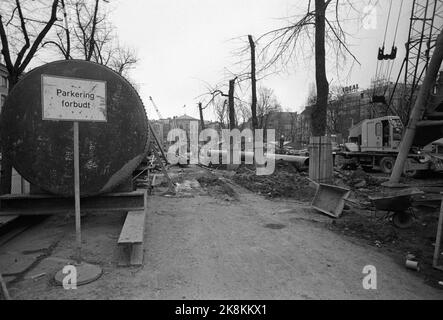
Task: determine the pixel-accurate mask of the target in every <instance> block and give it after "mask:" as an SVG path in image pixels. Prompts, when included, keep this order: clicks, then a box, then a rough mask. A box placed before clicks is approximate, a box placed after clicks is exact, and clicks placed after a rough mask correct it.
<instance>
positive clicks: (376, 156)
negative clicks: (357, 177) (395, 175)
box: [337, 116, 440, 177]
mask: <svg viewBox="0 0 443 320" xmlns="http://www.w3.org/2000/svg"><path fill="white" fill-rule="evenodd" d="M402 132H403V125H402V122H401V120H400V118H399V117H398V116H385V117H379V118H374V119H365V120H363V121H361V122H359V123H357V124H356V125H354V126H352V127H351V128H350V129H349V138H348V141H349V142H348V143H345V144H344V150H343V151H340V152H338V153H337V155H339V156H341V158H342V163H343V165H344V166H358V165H360V166H361V167H362V168H363V169H370V170H375V171H381V172H384V173H388V174H390V173H391V172H392V169H393V167H394V164H395V159H396V158H397V154H398V151H399V146H400V142H401V138H402ZM438 159H439V158H435V157H433V156H432V155H431V154H429V153H428V152H425V151H424V150H423V149H421V148H414V147H413V148H411V150H410V153H409V155H408V158H407V161H406V163H405V166H404V169H403V174H404V175H405V176H408V177H415V176H416V175H417V174H419V173H420V172H423V171H427V170H435V171H440V170H439V167H440V165H438V161H439V160H438ZM436 162H437V163H436Z"/></svg>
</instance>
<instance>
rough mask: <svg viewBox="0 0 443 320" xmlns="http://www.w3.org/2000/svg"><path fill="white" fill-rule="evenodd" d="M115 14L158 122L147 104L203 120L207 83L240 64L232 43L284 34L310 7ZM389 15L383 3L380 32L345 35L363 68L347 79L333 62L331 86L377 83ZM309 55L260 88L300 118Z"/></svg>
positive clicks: (166, 2)
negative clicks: (289, 20) (287, 21)
mask: <svg viewBox="0 0 443 320" xmlns="http://www.w3.org/2000/svg"><path fill="white" fill-rule="evenodd" d="M392 1H393V5H392V11H391V19H390V24H389V26H388V32H387V39H386V42H387V46H388V47H389V49H390V46H391V44H392V40H393V37H394V31H395V24H396V22H397V17H398V13H399V7H400V3H401V0H392ZM361 2H362V3H364V2H365V1H361ZM411 7H412V0H404V3H403V8H402V13H401V18H400V25H399V30H398V34H397V41H396V42H397V46H398V50H399V52H398V56H397V59H396V61H395V64H396V65H395V67H394V71H393V73H392V78H393V81H395V77H396V75H397V70H398V69H397V68H398V67H399V66H400V64H401V62H402V59H403V57H404V53H405V50H404V43H405V41H406V39H407V32H408V25H409V15H410V12H411ZM113 8H114V10H113V12H112V20H113V23H114V24H115V26H116V28H117V32H118V36H119V39H120V41H121V42H122V43H123V44H125V45H128V46H131V47H133V48H135V49H136V50H137V52H138V56H139V59H140V61H139V63H138V65H137V67H136V68H135V69H134V70H132V71H131V77H132V79H133V80H134V81H135V82H136V83H138V84H139V87H140V93H141V96H142V99H143V101H144V103H145V106H146V108H147V110H148V116H149V117H150V118H158V117H157V115H156V113H155V111H154V110H153V108H152V106H151V104H150V102H149V96H152V97H153V98H154V100H155V102H156V103H157V105H158V107H159V109H160V112H161V113H162V115H163V117H169V116H173V115H182V114H184V113H186V114H188V115H191V116H194V117H198V109H197V106H196V104H197V102H198V100H199V99H198V98H197V97H198V96H199V95H201V94H202V93H204V92H205V91H206V89H205V82H207V83H210V84H211V85H215V84H217V83H219V82H220V81H221V80H222V79H225V78H226V77H227V72H226V68H229V69H233V64H234V62H235V61H237V60H236V58H234V57H233V55H232V51H233V50H234V49H236V48H238V46H239V43H238V41H233V40H232V39H233V38H237V37H240V36H245V35H247V34H252V35H254V36H255V37H258V36H259V35H260V34H262V33H264V32H266V31H269V30H271V29H273V28H277V27H281V26H283V25H284V21H282V20H280V18H283V17H287V16H291V15H296V14H300V13H302V12H304V10H306V1H295V0H292V1H290V0H223V1H222V0H149V1H146V0H116V1H113ZM388 8H389V1H387V0H381V1H380V4H379V6H378V7H377V25H376V28H375V29H369V30H368V29H364V28H362V27H361V22H349V23H347V24H346V26H345V27H346V29H347V31H348V32H350V33H351V34H353V35H354V38H352V39H349V41H350V44H351V47H350V48H351V50H352V52H353V53H354V54H355V56H356V57H357V59H358V60H359V61H360V63H361V65H360V66H359V65H354V67H353V69H352V73H351V74H350V77H346V75H347V74H348V73H347V72H342V73H341V76H340V78H339V77H338V76H337V74H336V72H335V69H336V68H335V63H334V61H333V59H332V60H328V62H327V63H328V65H327V68H328V71H329V72H328V80H329V81H332V85H351V84H355V83H358V84H359V86H360V88H362V87H368V86H369V85H370V81H371V77H373V76H374V75H375V67H376V62H377V59H376V56H377V49H378V47H379V46H381V44H382V42H383V36H384V30H385V27H386V20H387V15H388V14H387V11H388ZM343 18H344V19H346V18H347V17H343ZM306 51H307V54H308V58H306V59H302V60H299V61H298V63H295V64H293V65H292V66H291V67H290V68H289V71H288V72H286V73H281V74H277V75H273V76H271V77H269V78H266V79H265V80H262V81H260V83H259V84H258V85H259V86H266V87H269V88H272V89H273V90H274V92H275V95H276V96H277V99H278V100H279V101H280V103H281V105H282V106H283V108H284V109H290V110H293V111H301V110H302V109H303V105H304V102H305V101H306V97H307V94H308V90H309V86H310V84H311V83H313V82H315V78H314V74H315V68H314V56H312V55H311V56H309V54H310V52H311V54H312V50H311V49H310V47H309V46H306ZM309 57H310V58H309ZM349 61H351V59H349ZM248 95H249V93H248ZM184 105H186V108H184V107H183V106H184ZM205 118H209V119H210V118H214V116H213V114H212V112H211V111H210V110H205Z"/></svg>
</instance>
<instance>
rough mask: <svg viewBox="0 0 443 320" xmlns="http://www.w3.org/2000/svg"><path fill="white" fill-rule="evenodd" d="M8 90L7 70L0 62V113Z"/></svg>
mask: <svg viewBox="0 0 443 320" xmlns="http://www.w3.org/2000/svg"><path fill="white" fill-rule="evenodd" d="M8 90H9V81H8V70H7V69H6V66H5V65H4V64H2V63H0V113H1V111H2V110H3V106H4V104H5V102H6V97H7V95H8Z"/></svg>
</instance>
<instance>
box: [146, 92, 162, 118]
mask: <svg viewBox="0 0 443 320" xmlns="http://www.w3.org/2000/svg"><path fill="white" fill-rule="evenodd" d="M149 100H151V103H152V105H153V106H154V109H155V111H156V112H157V115H158V118H159V119H163V117H162V115H161V113H160V111H158V108H157V105H156V104H155V102H154V99H152V97H151V96H149Z"/></svg>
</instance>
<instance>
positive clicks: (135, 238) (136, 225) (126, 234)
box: [118, 210, 146, 243]
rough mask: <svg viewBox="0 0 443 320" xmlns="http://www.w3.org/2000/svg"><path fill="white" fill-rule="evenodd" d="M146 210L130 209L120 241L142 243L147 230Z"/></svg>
mask: <svg viewBox="0 0 443 320" xmlns="http://www.w3.org/2000/svg"><path fill="white" fill-rule="evenodd" d="M145 216H146V212H145V210H140V211H129V212H128V214H127V215H126V220H125V223H124V225H123V228H122V231H121V233H120V237H119V239H118V243H142V242H143V236H144V231H145Z"/></svg>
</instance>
